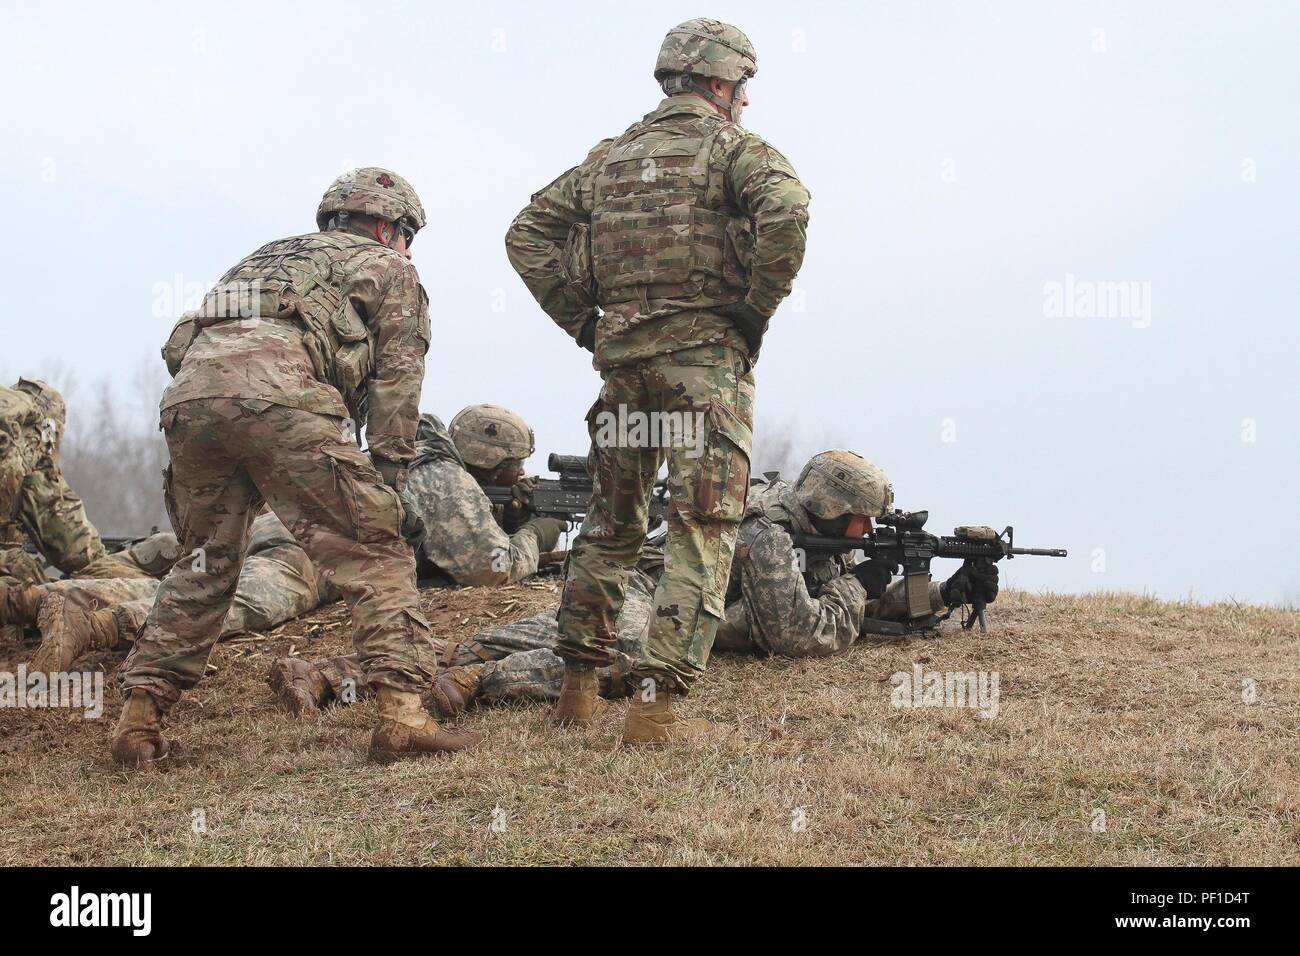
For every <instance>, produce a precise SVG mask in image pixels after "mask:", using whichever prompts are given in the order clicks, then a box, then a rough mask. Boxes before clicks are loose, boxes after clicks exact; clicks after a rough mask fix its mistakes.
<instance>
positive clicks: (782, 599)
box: [717, 480, 944, 657]
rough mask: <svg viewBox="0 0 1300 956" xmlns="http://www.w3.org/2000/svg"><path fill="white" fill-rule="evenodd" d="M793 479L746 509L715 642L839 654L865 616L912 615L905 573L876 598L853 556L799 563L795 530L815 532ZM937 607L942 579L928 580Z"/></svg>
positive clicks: (757, 650) (726, 647)
mask: <svg viewBox="0 0 1300 956" xmlns="http://www.w3.org/2000/svg"><path fill="white" fill-rule="evenodd" d="M817 533H818V531H817V529H816V528H815V527H814V525H813V523H812V520H811V518H810V516H809V514H808V512H807V511H806V510H805V509H804V508H803V507H802V506H801V505H800V504H799V501H798V500H797V498H796V496H795V493H794V488H793V487H792V486H791V484H790V483H789V482H786V481H780V480H778V481H775V482H772V483H771V484H770V485H768V486H767V487H766V488H763V489H762V490H761V492H759V493H758V494H757V496H756V497H755V498H754V500H752V501H751V502H750V503H749V506H748V507H747V508H746V509H745V519H744V521H743V522H742V523H741V525H740V536H739V541H738V543H737V545H736V556H735V560H734V561H733V563H732V566H731V583H730V586H729V587H728V590H727V611H726V620H725V621H724V622H723V623H722V626H721V627H719V628H718V635H717V648H718V650H720V651H737V652H742V653H753V654H776V655H779V656H782V657H824V656H826V655H828V654H838V653H839V652H840V651H843V650H844V649H845V648H847V647H848V646H849V645H850V644H852V643H853V642H854V641H856V640H857V639H858V636H859V635H860V634H861V633H862V622H863V621H864V620H866V619H867V618H875V619H877V620H885V621H902V620H905V619H907V617H908V614H907V602H906V600H905V598H904V596H903V590H902V584H903V581H902V579H901V578H899V579H898V580H896V581H894V582H893V583H892V584H890V585H889V587H888V588H886V590H885V594H884V596H883V597H882V598H881V599H879V600H871V599H870V598H868V596H867V591H866V589H865V588H864V587H863V586H862V584H861V583H860V582H859V581H858V579H857V578H856V577H854V575H853V574H851V573H849V572H850V569H851V567H852V566H853V562H852V561H850V560H849V556H848V555H833V556H830V557H828V558H826V559H824V560H817V561H810V562H805V564H806V567H804V569H803V570H802V571H800V562H799V560H798V556H797V555H796V553H795V548H794V543H793V541H792V540H791V535H793V534H817ZM930 602H931V604H932V605H933V608H934V610H936V611H939V610H942V609H943V606H944V605H943V601H942V600H941V599H940V597H939V585H938V584H931V585H930Z"/></svg>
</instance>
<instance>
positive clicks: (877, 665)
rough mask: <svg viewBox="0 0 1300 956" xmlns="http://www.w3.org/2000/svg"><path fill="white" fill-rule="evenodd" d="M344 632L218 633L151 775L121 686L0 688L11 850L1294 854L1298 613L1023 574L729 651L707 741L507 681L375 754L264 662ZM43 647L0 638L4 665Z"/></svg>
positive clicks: (310, 651) (188, 859)
mask: <svg viewBox="0 0 1300 956" xmlns="http://www.w3.org/2000/svg"><path fill="white" fill-rule="evenodd" d="M424 597H425V600H426V603H428V604H429V606H430V613H431V615H432V617H433V618H434V620H435V625H436V626H437V627H438V629H439V632H440V633H450V632H457V633H460V634H468V633H470V632H472V631H473V630H474V629H475V628H476V627H478V626H481V625H482V624H484V623H486V622H487V621H489V620H490V619H491V615H493V614H498V615H501V614H502V612H503V609H504V608H506V607H507V606H508V604H509V602H510V601H511V600H514V599H518V600H519V602H520V603H519V604H518V605H517V606H515V607H513V608H511V609H510V610H509V611H506V612H505V614H504V615H503V616H508V617H515V616H525V615H526V614H528V613H531V612H532V611H533V610H535V609H538V608H540V607H542V606H543V605H545V604H546V603H548V602H550V601H552V600H553V599H554V594H553V590H552V585H550V584H541V585H534V586H531V587H517V588H514V589H510V590H505V591H483V590H470V591H462V592H454V593H452V592H437V591H429V592H426V593H425V595H424ZM305 632H310V633H311V634H313V635H314V636H312V637H304V636H303V635H304V633H305ZM346 633H347V626H346V615H345V614H344V613H343V612H342V611H341V609H340V608H339V607H337V606H334V607H331V608H327V609H325V610H323V611H322V612H320V613H318V614H317V615H314V616H313V617H312V618H310V619H308V620H307V621H304V622H296V623H295V624H294V625H293V626H292V627H289V628H284V629H282V631H281V632H279V633H276V634H274V635H271V636H268V637H266V638H262V639H256V640H246V641H245V642H243V643H236V644H227V645H223V646H222V647H221V648H219V649H218V651H217V654H216V655H215V657H214V663H215V664H216V667H217V670H216V672H215V673H214V674H213V675H211V676H210V678H209V679H208V680H207V681H206V682H205V684H204V685H203V686H202V687H200V688H199V689H198V690H197V692H195V693H192V694H190V695H189V696H187V697H186V699H185V700H184V701H183V702H182V704H181V705H180V707H179V708H178V711H177V713H176V714H175V716H174V719H173V722H172V730H173V735H174V737H175V740H176V744H177V745H176V748H175V759H174V760H172V761H171V763H172V766H171V767H170V769H169V770H168V771H167V772H165V773H150V774H143V775H131V774H126V773H123V772H121V771H119V770H117V769H115V768H114V767H113V766H112V764H111V763H110V761H109V758H108V755H107V747H106V743H107V736H108V733H109V730H110V728H111V725H112V721H113V720H114V719H115V718H116V709H117V706H118V701H117V698H116V694H115V693H112V692H110V694H109V698H110V699H109V708H108V710H107V712H106V714H105V716H104V718H103V719H101V720H98V721H85V720H82V719H81V718H80V717H79V716H76V715H72V714H68V713H66V712H33V711H0V766H2V767H3V770H2V771H0V773H3V777H2V778H0V863H3V864H20V863H22V864H30V863H37V864H42V863H61V864H110V863H113V864H298V863H373V864H396V863H407V864H410V863H415V864H422V863H460V864H468V863H517V864H558V863H605V864H609V863H686V864H825V863H840V864H845V863H852V864H936V863H960V864H1031V863H1051V864H1136V863H1155V864H1192V863H1209V864H1228V863H1232V864H1296V863H1297V862H1300V836H1298V835H1297V821H1298V820H1300V757H1298V756H1297V749H1298V748H1297V726H1298V724H1300V721H1298V718H1300V682H1298V681H1297V672H1296V659H1297V658H1296V650H1297V647H1296V645H1297V636H1298V635H1300V612H1296V611H1284V610H1277V609H1268V608H1256V607H1240V606H1235V605H1231V604H1228V605H1223V604H1220V605H1214V606H1210V607H1205V606H1197V605H1191V604H1170V603H1162V602H1158V601H1155V600H1151V599H1146V598H1141V597H1135V596H1130V595H1090V596H1084V597H1061V596H1055V595H1052V596H1033V595H1028V594H1024V593H1015V592H1011V593H1008V594H1005V595H1004V596H1003V598H1002V599H1001V600H999V602H998V604H997V605H996V607H995V608H994V609H993V614H992V615H991V630H990V632H989V633H988V634H984V635H977V634H960V633H952V632H946V633H945V636H944V637H943V638H941V639H930V640H910V641H898V642H888V643H881V644H874V645H869V646H859V647H856V648H854V649H853V650H852V651H850V652H849V653H848V654H846V655H843V656H841V657H837V658H832V659H827V660H817V661H780V660H753V659H743V658H734V657H732V658H727V657H718V658H716V659H715V660H714V662H713V663H712V665H711V667H710V672H709V675H708V677H707V679H706V680H705V681H703V682H702V683H701V685H700V686H699V688H698V692H697V694H696V695H695V696H693V697H692V699H691V700H690V701H688V702H687V704H686V706H685V708H684V709H685V710H687V711H688V712H691V713H694V714H699V715H704V716H707V717H710V718H712V719H713V720H714V721H716V722H717V723H718V725H719V730H718V732H717V734H716V735H715V736H713V737H712V738H710V739H709V740H707V742H703V743H699V744H696V745H692V746H681V747H677V748H674V749H670V750H667V751H659V752H644V751H632V750H626V749H620V748H619V747H617V746H616V742H617V734H618V729H619V722H620V718H621V716H622V712H623V708H624V706H625V705H624V704H621V703H620V704H616V705H615V706H614V707H613V708H612V709H611V713H610V714H608V715H607V716H606V717H605V718H604V719H603V720H602V721H600V722H599V726H597V727H595V728H594V729H592V730H590V731H587V732H569V733H557V732H555V731H553V730H552V729H551V728H549V727H548V725H547V724H546V721H545V716H546V714H545V710H544V709H543V708H540V707H520V708H503V709H496V710H483V711H478V712H473V713H471V714H470V715H469V717H468V718H467V723H468V724H469V725H470V726H472V727H473V728H475V729H477V730H482V731H485V732H486V733H487V735H488V737H487V740H486V741H485V742H484V744H483V745H482V746H481V747H480V748H478V749H476V750H474V751H470V752H467V753H463V754H460V755H458V756H456V757H455V758H453V759H451V760H446V761H417V762H409V763H405V764H398V765H395V766H392V767H377V766H372V765H370V764H368V763H367V762H366V761H365V756H364V753H365V745H366V741H367V734H368V728H369V726H370V723H371V721H372V719H373V717H374V712H373V709H372V706H358V707H354V708H351V709H346V710H343V709H335V710H331V711H329V712H327V713H324V714H322V715H321V716H319V717H318V718H314V719H311V720H308V721H306V722H303V723H297V722H294V721H293V720H291V719H289V718H286V717H284V716H282V715H281V714H280V713H278V712H277V711H276V710H275V709H274V708H273V707H272V705H271V699H270V693H269V691H268V690H267V688H266V686H265V684H264V683H263V676H264V672H265V670H266V667H267V665H268V664H269V662H270V660H271V658H272V656H274V655H278V654H283V653H285V652H286V651H288V649H289V648H290V646H291V645H292V646H294V647H295V648H296V649H297V650H298V652H299V653H302V654H305V655H313V656H314V655H317V654H321V653H326V652H334V651H335V650H337V649H341V648H343V647H344V641H345V638H346ZM30 653H31V648H29V647H19V646H15V645H13V644H9V645H0V669H12V667H14V666H16V665H17V663H19V662H21V661H22V660H25V659H26V657H27V656H28V655H30ZM916 662H920V663H922V664H923V665H924V666H925V668H926V669H928V670H935V671H980V670H984V671H997V672H998V673H999V674H1000V691H1001V702H1000V703H1001V712H1000V714H999V716H998V717H997V718H996V719H992V720H986V719H982V718H981V717H979V716H978V715H977V714H976V713H975V712H973V711H970V710H965V711H960V710H952V709H919V710H896V709H894V708H892V707H891V705H890V702H889V695H890V691H891V689H892V688H891V684H890V675H891V674H893V673H894V672H896V671H910V670H911V668H912V665H913V664H914V663H916ZM113 663H115V662H114V661H109V662H108V664H109V666H111V665H112V664H113ZM1246 679H1250V680H1253V681H1254V682H1255V685H1256V689H1257V690H1256V693H1257V698H1256V700H1255V702H1254V703H1246V702H1244V700H1243V690H1242V688H1243V680H1246ZM498 808H499V813H498V817H497V818H498V819H503V820H504V822H505V826H504V829H503V830H500V831H499V832H498V831H494V830H493V828H492V826H491V824H492V821H493V813H494V810H497V809H498ZM799 808H802V810H803V814H804V818H805V819H806V828H805V829H802V830H797V829H796V828H795V827H794V826H792V821H793V820H794V819H795V817H796V814H797V812H798V810H799ZM198 810H201V811H202V812H203V814H204V815H205V817H206V823H207V830H206V832H205V833H194V832H193V830H192V827H191V820H192V814H193V813H194V812H195V811H198ZM1097 810H1103V811H1104V812H1105V814H1106V828H1105V830H1104V832H1094V830H1093V829H1092V826H1091V825H1090V824H1091V823H1092V821H1093V819H1094V815H1095V812H1096V811H1097Z"/></svg>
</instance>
